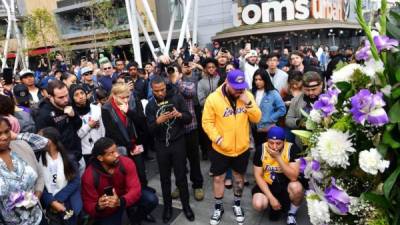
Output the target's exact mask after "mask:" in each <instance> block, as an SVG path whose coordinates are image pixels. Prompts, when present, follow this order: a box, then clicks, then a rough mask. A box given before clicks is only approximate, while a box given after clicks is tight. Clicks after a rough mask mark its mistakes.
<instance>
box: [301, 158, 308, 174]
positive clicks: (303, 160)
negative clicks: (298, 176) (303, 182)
mask: <svg viewBox="0 0 400 225" xmlns="http://www.w3.org/2000/svg"><path fill="white" fill-rule="evenodd" d="M299 160H300V173H304V170H305V169H306V167H307V160H306V159H305V158H304V157H301V158H299Z"/></svg>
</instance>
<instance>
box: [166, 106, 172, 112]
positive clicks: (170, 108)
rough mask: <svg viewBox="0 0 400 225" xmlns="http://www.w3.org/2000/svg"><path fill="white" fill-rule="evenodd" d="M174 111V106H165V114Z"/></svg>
mask: <svg viewBox="0 0 400 225" xmlns="http://www.w3.org/2000/svg"><path fill="white" fill-rule="evenodd" d="M172 111H174V105H172V104H169V105H166V106H165V112H172Z"/></svg>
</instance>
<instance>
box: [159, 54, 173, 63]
mask: <svg viewBox="0 0 400 225" xmlns="http://www.w3.org/2000/svg"><path fill="white" fill-rule="evenodd" d="M158 60H159V61H160V62H161V63H162V64H164V65H168V64H170V59H169V56H168V55H161V56H160V57H159V58H158Z"/></svg>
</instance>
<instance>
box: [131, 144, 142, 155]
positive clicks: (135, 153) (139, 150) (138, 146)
mask: <svg viewBox="0 0 400 225" xmlns="http://www.w3.org/2000/svg"><path fill="white" fill-rule="evenodd" d="M143 151H144V149H143V145H136V147H135V149H133V151H131V152H130V153H131V155H132V156H134V155H139V154H140V153H142V152H143Z"/></svg>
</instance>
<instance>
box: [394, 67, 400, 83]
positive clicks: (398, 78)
mask: <svg viewBox="0 0 400 225" xmlns="http://www.w3.org/2000/svg"><path fill="white" fill-rule="evenodd" d="M395 76H396V80H397V81H399V82H400V69H398V70H397V71H396V75H395Z"/></svg>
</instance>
